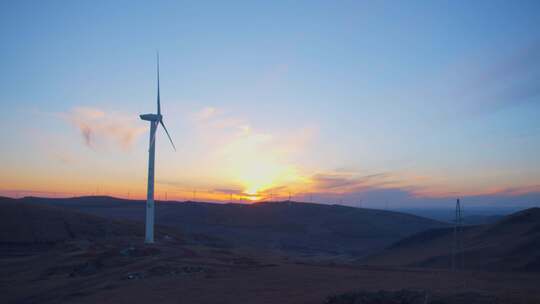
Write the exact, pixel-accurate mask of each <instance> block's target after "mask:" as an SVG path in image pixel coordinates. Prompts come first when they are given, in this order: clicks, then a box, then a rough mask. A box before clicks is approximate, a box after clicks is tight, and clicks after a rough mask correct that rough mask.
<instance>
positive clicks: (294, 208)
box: [21, 197, 445, 256]
mask: <svg viewBox="0 0 540 304" xmlns="http://www.w3.org/2000/svg"><path fill="white" fill-rule="evenodd" d="M21 200H22V201H26V202H33V203H38V204H47V205H55V206H62V207H66V208H72V209H75V210H78V211H81V212H85V213H90V214H94V215H99V216H104V217H108V218H115V219H130V220H137V221H144V202H142V201H127V200H120V199H115V198H110V197H82V198H71V199H42V198H25V199H21ZM156 223H158V224H160V225H166V226H169V227H174V228H180V229H181V230H182V231H185V232H187V233H192V234H204V235H212V236H216V237H219V238H221V239H224V240H225V241H226V242H227V243H228V244H230V245H231V246H235V247H243V248H255V249H265V250H276V251H286V252H288V253H297V254H304V255H313V254H329V255H350V256H361V255H365V254H368V253H371V252H373V251H374V250H379V249H382V248H384V247H385V246H388V245H389V244H391V243H392V242H395V241H397V240H399V239H401V238H403V237H406V236H410V235H412V234H414V233H417V232H420V231H424V230H427V229H431V228H437V227H445V224H442V223H440V222H437V221H434V220H430V219H426V218H422V217H418V216H414V215H409V214H404V213H398V212H391V211H382V210H373V209H359V208H352V207H345V206H336V205H322V204H308V203H299V202H293V203H288V202H275V203H259V204H252V205H241V204H211V203H199V202H167V203H165V202H163V203H157V207H156Z"/></svg>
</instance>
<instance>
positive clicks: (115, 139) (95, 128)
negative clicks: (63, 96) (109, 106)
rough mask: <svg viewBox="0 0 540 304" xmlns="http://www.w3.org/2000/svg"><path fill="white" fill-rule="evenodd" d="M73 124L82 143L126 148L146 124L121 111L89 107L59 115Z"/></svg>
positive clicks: (93, 147)
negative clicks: (111, 111) (107, 110)
mask: <svg viewBox="0 0 540 304" xmlns="http://www.w3.org/2000/svg"><path fill="white" fill-rule="evenodd" d="M60 116H61V117H62V118H63V119H65V120H67V121H69V122H70V123H71V124H72V125H73V126H75V127H76V128H77V129H78V130H79V131H80V134H81V136H82V138H83V141H84V144H85V145H86V146H87V147H89V148H91V149H96V148H97V147H98V145H101V144H105V145H107V144H111V143H112V144H113V145H115V146H117V147H119V148H121V149H123V150H128V149H130V148H131V147H132V145H133V143H134V142H135V140H136V139H137V137H138V136H139V135H141V134H142V133H143V132H144V131H145V130H146V126H144V125H141V124H140V123H137V119H136V116H133V117H131V116H127V115H125V114H121V113H114V112H113V113H106V112H105V111H103V110H101V109H97V108H91V107H75V108H73V109H72V110H71V111H69V112H67V113H62V114H61V115H60Z"/></svg>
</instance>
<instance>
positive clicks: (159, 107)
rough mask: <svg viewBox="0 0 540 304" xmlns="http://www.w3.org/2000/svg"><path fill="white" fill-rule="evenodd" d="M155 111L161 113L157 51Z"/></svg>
mask: <svg viewBox="0 0 540 304" xmlns="http://www.w3.org/2000/svg"><path fill="white" fill-rule="evenodd" d="M157 113H158V115H160V114H161V103H160V101H159V52H157Z"/></svg>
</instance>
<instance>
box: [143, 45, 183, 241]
mask: <svg viewBox="0 0 540 304" xmlns="http://www.w3.org/2000/svg"><path fill="white" fill-rule="evenodd" d="M140 117H141V119H142V120H146V121H149V122H150V148H149V149H148V192H147V195H146V222H145V224H146V228H145V240H144V242H145V243H147V244H152V243H154V216H155V207H154V160H155V152H156V131H157V127H158V125H159V124H161V126H162V127H163V130H165V133H167V137H169V140H170V141H171V144H172V146H173V149H174V150H175V151H176V147H175V146H174V143H173V141H172V139H171V136H170V135H169V131H167V128H166V127H165V124H164V123H163V116H162V115H161V104H160V101H159V53H158V54H157V114H142V115H140Z"/></svg>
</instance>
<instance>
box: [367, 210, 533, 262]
mask: <svg viewBox="0 0 540 304" xmlns="http://www.w3.org/2000/svg"><path fill="white" fill-rule="evenodd" d="M463 240H464V241H463V243H464V250H463V251H462V252H459V253H458V255H457V256H458V258H459V259H461V258H462V257H463V262H460V263H464V265H465V268H466V269H482V270H489V271H531V272H536V271H540V208H531V209H526V210H523V211H520V212H517V213H514V214H511V215H509V216H506V217H504V218H502V219H501V220H499V221H497V222H495V223H493V224H489V225H483V226H470V227H465V228H464V231H463ZM453 241H454V230H453V228H442V229H432V230H428V231H424V232H421V233H418V234H415V235H413V236H410V237H408V238H405V239H403V240H400V241H398V242H396V243H394V244H393V245H391V246H389V247H388V248H386V249H385V250H383V251H382V252H380V253H378V254H375V255H373V256H370V257H368V258H366V259H364V260H362V263H367V264H371V265H392V266H421V267H434V268H449V267H450V266H451V252H452V244H453Z"/></svg>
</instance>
